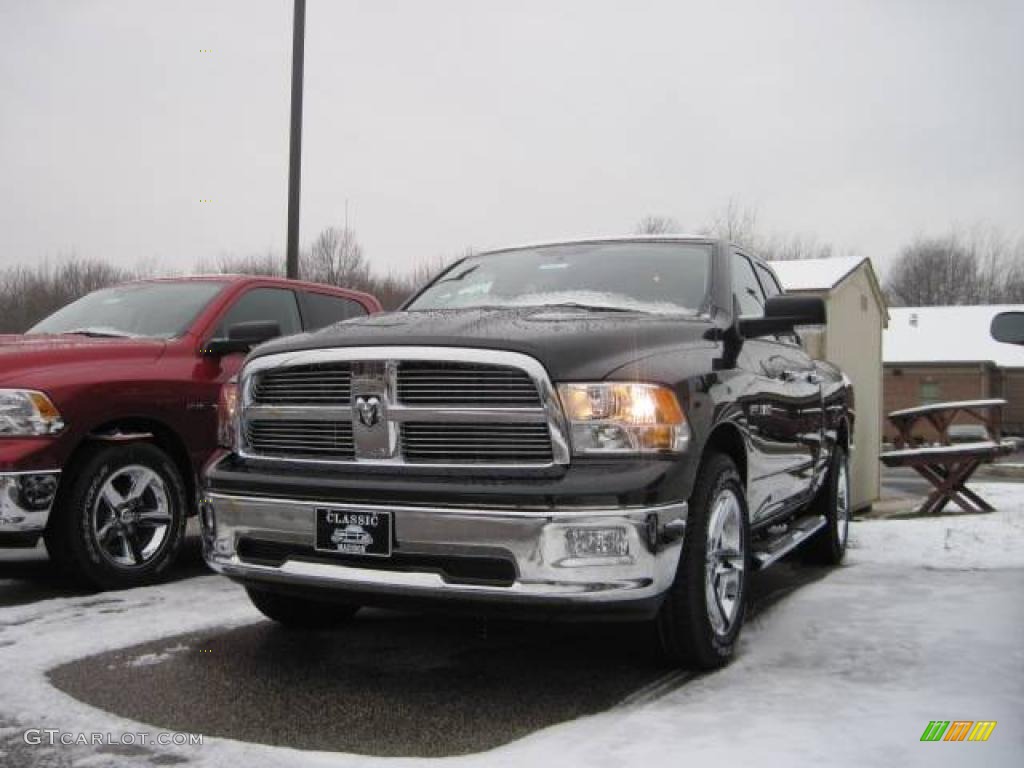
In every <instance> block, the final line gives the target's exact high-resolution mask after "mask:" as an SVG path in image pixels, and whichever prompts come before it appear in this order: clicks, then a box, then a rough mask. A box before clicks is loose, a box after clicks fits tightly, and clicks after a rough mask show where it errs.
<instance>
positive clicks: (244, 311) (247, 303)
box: [213, 288, 302, 339]
mask: <svg viewBox="0 0 1024 768" xmlns="http://www.w3.org/2000/svg"><path fill="white" fill-rule="evenodd" d="M256 320H262V321H264V322H275V323H277V324H278V326H279V327H280V328H281V335H282V336H287V335H288V334H290V333H299V332H300V331H301V330H302V320H301V318H300V317H299V305H298V304H297V303H296V302H295V294H294V293H292V292H291V291H289V290H288V289H287V288H253V289H252V290H251V291H249V292H248V293H245V294H243V295H242V298H240V299H239V300H238V301H236V302H235V305H234V306H233V307H231V309H229V310H228V312H227V314H226V315H225V316H224V319H223V320H221V321H220V325H218V326H217V332H216V333H214V334H213V335H214V338H218V339H223V338H225V337H226V336H227V335H228V327H229V326H232V325H234V324H235V323H249V322H253V321H256Z"/></svg>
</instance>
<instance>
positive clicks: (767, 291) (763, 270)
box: [757, 264, 782, 299]
mask: <svg viewBox="0 0 1024 768" xmlns="http://www.w3.org/2000/svg"><path fill="white" fill-rule="evenodd" d="M757 274H758V276H759V277H760V278H761V287H762V288H764V295H765V296H767V297H768V298H769V299H770V298H771V297H772V296H778V295H779V294H780V293H782V289H781V288H780V287H779V283H778V281H776V279H775V275H773V274H772V273H771V271H769V270H768V268H767V267H762V266H761V265H760V264H758V265H757Z"/></svg>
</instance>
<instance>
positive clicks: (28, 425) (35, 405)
mask: <svg viewBox="0 0 1024 768" xmlns="http://www.w3.org/2000/svg"><path fill="white" fill-rule="evenodd" d="M62 429H64V421H63V419H61V417H60V411H58V410H57V407H56V406H55V405H54V404H53V403H52V402H51V401H50V398H48V397H47V396H46V395H44V394H43V393H42V392H36V391H35V390H32V389H0V437H34V436H37V435H55V434H57V433H58V432H60V431H61V430H62Z"/></svg>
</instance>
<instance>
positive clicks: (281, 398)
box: [252, 363, 352, 405]
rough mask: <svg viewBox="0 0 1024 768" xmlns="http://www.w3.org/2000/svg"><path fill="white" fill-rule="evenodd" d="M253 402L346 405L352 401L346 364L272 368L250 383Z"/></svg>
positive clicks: (348, 369) (347, 364)
mask: <svg viewBox="0 0 1024 768" xmlns="http://www.w3.org/2000/svg"><path fill="white" fill-rule="evenodd" d="M252 398H253V402H256V403H261V404H267V405H275V404H276V405H348V404H349V403H350V402H352V367H351V365H350V364H349V363H320V364H314V365H302V366H295V367H292V368H271V369H270V370H268V371H264V372H263V373H261V374H259V376H258V377H257V379H256V381H255V382H254V385H253V390H252Z"/></svg>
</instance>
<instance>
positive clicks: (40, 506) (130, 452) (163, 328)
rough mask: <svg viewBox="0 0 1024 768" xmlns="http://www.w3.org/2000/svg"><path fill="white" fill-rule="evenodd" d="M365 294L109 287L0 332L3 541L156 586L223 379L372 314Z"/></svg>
mask: <svg viewBox="0 0 1024 768" xmlns="http://www.w3.org/2000/svg"><path fill="white" fill-rule="evenodd" d="M380 308H381V307H380V304H379V303H378V301H377V300H376V299H375V298H374V297H372V296H369V295H367V294H364V293H358V292H355V291H349V290H344V289H340V288H334V287H331V286H326V285H318V284H313V283H304V282H298V281H291V280H283V279H275V278H263V277H241V276H222V275H218V276H211V277H189V278H172V279H161V280H146V281H140V282H135V283H127V284H124V285H119V286H116V287H113V288H105V289H103V290H99V291H96V292H94V293H91V294H89V295H87V296H85V297H84V298H82V299H79V300H78V301H76V302H74V303H72V304H69V305H68V306H66V307H64V308H63V309H61V310H59V311H57V312H55V313H54V314H52V315H50V316H49V317H48V318H46V319H45V320H43V321H42V322H40V323H38V324H37V325H36V326H34V327H33V328H31V329H30V330H29V331H28V332H27V333H25V334H24V335H18V336H0V547H13V546H22V547H25V546H29V547H30V546H35V545H36V544H37V543H38V540H39V537H40V536H42V537H43V538H44V540H45V542H46V547H47V549H48V550H49V553H50V556H51V557H52V558H53V560H54V561H56V562H57V563H58V564H60V565H61V566H63V567H65V568H67V569H69V570H70V571H71V572H72V573H73V574H75V575H76V576H78V577H80V578H81V579H83V580H85V581H86V582H88V583H90V584H91V585H93V586H96V587H99V588H103V589H120V588H126V587H132V586H136V585H139V584H144V583H147V582H150V581H152V580H153V579H155V578H157V577H158V576H159V575H160V574H161V573H162V572H163V571H164V570H165V569H166V568H167V566H168V565H169V564H170V563H171V562H172V561H173V559H174V557H175V555H176V553H177V551H178V549H179V548H180V545H181V542H182V539H183V537H184V532H185V523H186V518H187V517H188V516H189V515H191V514H193V513H194V512H195V510H196V508H197V505H196V501H197V488H198V484H197V481H196V479H197V473H198V471H199V469H200V467H201V466H202V465H203V463H204V462H205V461H206V460H207V459H208V458H209V457H210V455H211V454H212V453H213V451H214V450H215V449H216V445H217V408H218V397H219V396H220V389H221V385H222V384H223V383H224V382H225V381H226V380H227V379H229V378H230V377H231V376H233V375H234V374H235V373H236V372H237V371H238V369H239V367H240V366H241V363H242V359H243V358H244V356H245V353H246V352H247V351H248V350H249V349H250V348H251V347H252V346H253V345H255V344H257V343H260V342H262V341H266V340H268V339H270V338H273V337H276V336H282V335H289V334H295V333H301V332H304V331H305V332H309V331H314V330H317V329H318V328H322V327H324V326H327V325H330V324H333V323H335V322H339V321H341V320H346V319H349V318H352V317H357V316H360V315H366V314H369V313H372V312H376V311H378V310H380Z"/></svg>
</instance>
